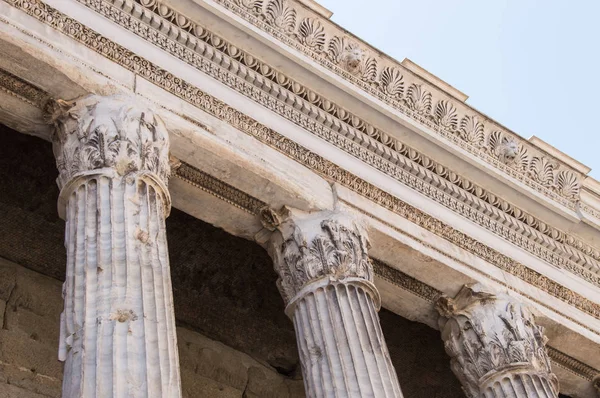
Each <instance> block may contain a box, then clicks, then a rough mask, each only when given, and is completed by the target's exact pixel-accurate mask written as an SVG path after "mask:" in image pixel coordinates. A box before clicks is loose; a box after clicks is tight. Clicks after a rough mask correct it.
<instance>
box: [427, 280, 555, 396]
mask: <svg viewBox="0 0 600 398" xmlns="http://www.w3.org/2000/svg"><path fill="white" fill-rule="evenodd" d="M436 308H437V310H438V312H439V314H440V319H439V324H440V330H441V332H442V339H443V340H444V346H445V348H446V352H447V353H448V355H449V356H450V357H451V365H452V370H453V372H454V373H455V374H456V376H457V377H458V378H459V380H460V381H461V383H462V385H463V388H464V390H465V392H466V394H467V395H468V396H469V397H472V398H479V397H484V396H485V397H487V396H488V395H487V394H488V391H495V390H494V389H503V391H509V390H510V391H513V390H514V391H516V392H515V393H514V394H513V393H507V392H504V394H506V395H501V396H505V397H525V396H528V395H521V394H520V393H519V392H518V391H519V388H520V387H514V384H515V383H519V384H524V383H525V384H527V383H532V386H533V385H535V389H536V391H538V390H539V391H541V392H543V394H541V395H535V396H540V397H541V396H543V397H555V396H557V395H558V379H557V377H556V376H555V375H554V374H553V373H552V369H551V365H550V358H549V357H548V354H547V351H546V341H547V339H546V337H545V336H544V328H543V327H542V326H539V325H537V324H536V322H535V317H534V315H533V313H532V312H531V310H530V309H529V308H528V306H527V305H525V304H524V303H522V302H520V301H518V300H517V299H516V298H514V297H512V296H510V295H508V294H506V293H500V292H496V291H494V290H493V289H491V288H489V287H487V286H484V285H482V284H479V283H477V284H472V285H466V286H464V287H463V288H462V289H461V291H460V292H459V293H458V295H457V296H456V297H455V298H453V299H452V298H448V297H442V298H440V300H439V301H438V303H437V305H436ZM523 375H527V376H526V377H528V378H529V379H527V380H528V381H526V382H523V377H522V376H523ZM513 377H515V378H516V379H518V380H517V382H515V381H514V380H513ZM532 377H533V378H540V381H539V382H538V381H532V380H533V378H532ZM506 383H509V384H510V383H512V384H513V386H512V387H511V388H507V387H505V386H504V385H505V384H506ZM524 388H525V390H527V388H528V387H527V386H525V387H524ZM532 388H533V387H532Z"/></svg>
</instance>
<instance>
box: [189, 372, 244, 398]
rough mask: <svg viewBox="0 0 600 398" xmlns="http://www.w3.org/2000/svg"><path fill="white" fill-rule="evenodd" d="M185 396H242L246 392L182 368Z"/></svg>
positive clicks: (213, 397)
mask: <svg viewBox="0 0 600 398" xmlns="http://www.w3.org/2000/svg"><path fill="white" fill-rule="evenodd" d="M181 388H182V391H183V398H199V397H210V398H242V397H244V392H243V391H242V390H238V389H236V388H233V387H231V386H228V385H226V384H225V383H220V382H218V381H215V380H212V379H210V378H208V377H204V376H200V375H198V374H196V373H194V372H193V371H191V370H189V369H182V370H181Z"/></svg>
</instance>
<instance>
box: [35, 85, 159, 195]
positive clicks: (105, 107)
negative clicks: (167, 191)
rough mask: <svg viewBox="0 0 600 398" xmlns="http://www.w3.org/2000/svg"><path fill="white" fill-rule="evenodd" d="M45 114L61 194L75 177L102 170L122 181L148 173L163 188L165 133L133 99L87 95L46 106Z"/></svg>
mask: <svg viewBox="0 0 600 398" xmlns="http://www.w3.org/2000/svg"><path fill="white" fill-rule="evenodd" d="M46 114H47V117H48V119H49V122H50V123H52V124H53V125H54V136H53V144H54V154H55V157H56V163H57V167H58V170H59V177H58V185H59V187H60V188H61V189H62V188H63V187H64V186H65V185H66V184H67V183H68V182H69V181H71V180H72V179H73V178H74V177H76V176H77V175H80V174H85V173H87V172H90V171H95V170H101V169H107V170H106V172H109V173H115V175H116V176H121V177H122V176H126V175H129V174H131V173H136V172H148V173H151V174H153V175H154V177H155V178H157V179H158V180H159V181H160V183H162V184H164V185H165V187H166V185H167V181H168V177H169V174H170V167H169V139H168V133H167V130H166V128H165V125H164V123H163V122H162V120H161V119H160V118H159V117H158V115H156V113H154V112H153V111H152V110H150V109H148V108H146V107H144V106H140V105H139V101H138V100H136V99H135V98H132V97H129V96H126V95H113V96H108V97H103V96H99V95H95V94H91V95H87V96H85V97H82V98H79V99H76V100H74V101H63V100H50V101H49V102H48V104H47V105H46ZM108 169H110V170H108Z"/></svg>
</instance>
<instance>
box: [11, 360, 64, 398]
mask: <svg viewBox="0 0 600 398" xmlns="http://www.w3.org/2000/svg"><path fill="white" fill-rule="evenodd" d="M0 382H4V383H8V384H11V385H14V386H17V387H21V388H23V389H26V390H28V391H31V392H32V393H37V394H43V395H44V396H48V397H56V398H59V397H60V396H61V395H62V391H61V388H62V380H60V379H57V378H54V377H49V376H44V375H40V374H39V373H37V372H32V371H31V370H29V369H26V368H23V367H19V366H14V365H10V364H0ZM1 390H2V389H1V388H0V391H1ZM0 396H1V393H0Z"/></svg>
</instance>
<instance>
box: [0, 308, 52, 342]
mask: <svg viewBox="0 0 600 398" xmlns="http://www.w3.org/2000/svg"><path fill="white" fill-rule="evenodd" d="M1 307H2V305H1V303H0V308H1ZM8 309H9V310H8V311H6V318H5V319H4V325H5V328H6V329H8V330H11V331H16V332H20V333H22V334H23V338H30V339H32V340H35V341H39V342H41V343H44V344H46V345H48V346H50V347H53V348H55V349H57V348H58V338H59V333H60V314H56V315H55V316H51V315H45V316H44V315H38V314H36V313H34V312H32V311H30V310H28V309H26V308H23V307H9V308H8Z"/></svg>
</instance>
